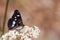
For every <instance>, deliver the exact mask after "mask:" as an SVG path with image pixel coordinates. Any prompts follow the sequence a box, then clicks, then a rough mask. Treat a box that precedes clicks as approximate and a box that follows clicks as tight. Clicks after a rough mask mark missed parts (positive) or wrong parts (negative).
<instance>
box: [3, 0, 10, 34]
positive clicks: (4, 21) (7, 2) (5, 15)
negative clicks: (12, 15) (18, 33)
mask: <svg viewBox="0 0 60 40" xmlns="http://www.w3.org/2000/svg"><path fill="white" fill-rule="evenodd" d="M8 4H9V0H7V1H6V6H5V14H4V20H3V26H2V35H3V34H4V28H5V23H6V17H7V9H8Z"/></svg>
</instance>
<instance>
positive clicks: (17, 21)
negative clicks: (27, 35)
mask: <svg viewBox="0 0 60 40" xmlns="http://www.w3.org/2000/svg"><path fill="white" fill-rule="evenodd" d="M20 26H24V25H23V22H22V17H21V14H20V13H19V11H18V10H15V11H14V14H13V16H12V17H11V18H10V19H9V20H8V28H9V30H11V29H13V28H15V27H20Z"/></svg>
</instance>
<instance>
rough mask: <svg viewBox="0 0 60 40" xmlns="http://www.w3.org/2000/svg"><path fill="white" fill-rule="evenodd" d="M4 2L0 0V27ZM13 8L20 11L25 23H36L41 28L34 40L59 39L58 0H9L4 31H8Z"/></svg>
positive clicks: (59, 1)
mask: <svg viewBox="0 0 60 40" xmlns="http://www.w3.org/2000/svg"><path fill="white" fill-rule="evenodd" d="M5 4H6V0H0V26H1V27H2V23H3V16H4V10H5ZM15 9H18V10H19V11H20V13H21V15H22V19H23V23H24V24H25V25H28V26H32V25H36V26H38V27H39V29H40V30H41V33H40V35H39V37H38V38H37V39H35V40H60V0H10V2H9V8H8V14H7V19H6V20H7V21H6V26H5V33H6V32H7V31H8V28H7V22H8V19H9V18H10V17H11V16H12V15H13V12H14V10H15Z"/></svg>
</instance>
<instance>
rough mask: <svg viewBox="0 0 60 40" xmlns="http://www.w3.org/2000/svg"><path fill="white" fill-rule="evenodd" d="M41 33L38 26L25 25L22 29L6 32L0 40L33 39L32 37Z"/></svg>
mask: <svg viewBox="0 0 60 40" xmlns="http://www.w3.org/2000/svg"><path fill="white" fill-rule="evenodd" d="M39 34H40V30H39V28H38V27H36V26H33V27H29V26H24V28H22V29H15V30H10V31H9V32H7V33H6V34H4V35H2V37H0V40H17V39H19V40H32V38H37V37H38V36H39Z"/></svg>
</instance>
